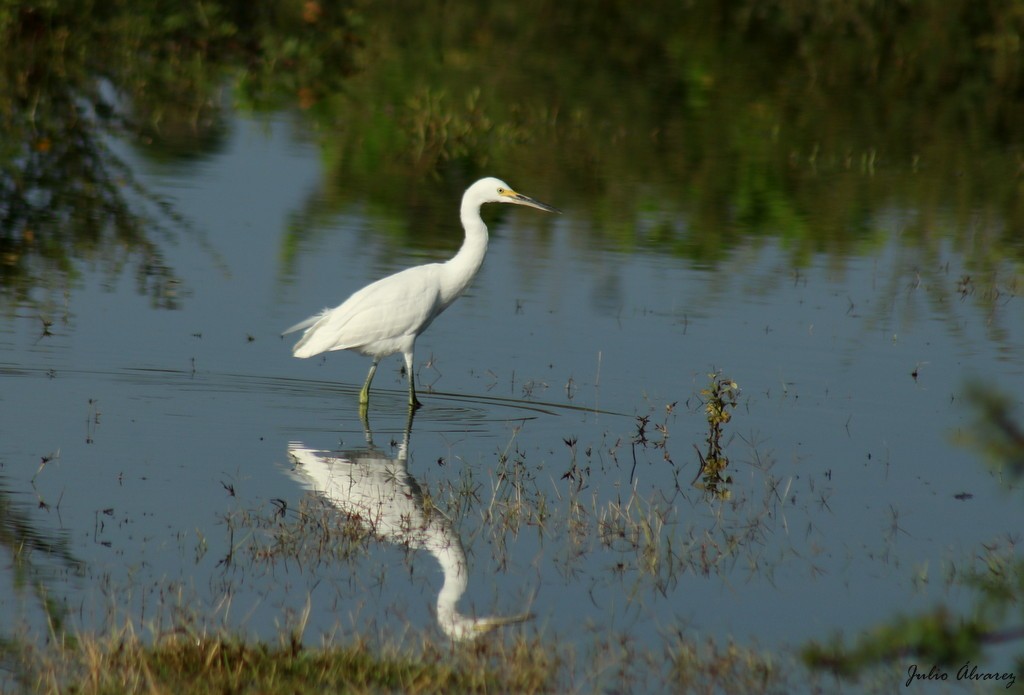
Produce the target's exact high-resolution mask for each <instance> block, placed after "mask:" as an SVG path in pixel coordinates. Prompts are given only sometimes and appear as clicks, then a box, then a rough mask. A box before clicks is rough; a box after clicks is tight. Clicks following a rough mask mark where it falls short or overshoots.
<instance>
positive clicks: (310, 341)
mask: <svg viewBox="0 0 1024 695" xmlns="http://www.w3.org/2000/svg"><path fill="white" fill-rule="evenodd" d="M484 203H512V204H514V205H528V206H530V207H533V208H537V209H539V210H546V211H548V212H560V211H559V210H558V209H556V208H553V207H551V206H550V205H545V204H544V203H540V202H538V201H536V200H534V199H533V198H528V197H527V196H525V195H522V194H520V193H516V192H515V191H514V190H512V188H511V187H510V186H509V185H508V184H507V183H505V182H504V181H502V180H500V179H496V178H485V179H480V180H479V181H477V182H476V183H474V184H473V185H472V186H470V187H469V188H467V189H466V192H465V193H464V194H463V195H462V208H461V218H462V226H463V228H464V229H465V230H466V238H465V241H463V243H462V248H460V249H459V252H458V253H457V254H455V256H453V257H452V258H451V259H449V260H447V261H445V262H444V263H428V264H426V265H420V266H415V267H413V268H407V269H406V270H403V271H401V272H398V273H395V274H394V275H389V276H388V277H386V278H382V279H380V280H377V281H376V282H374V283H372V284H370V285H367V286H366V287H364V288H363V289H361V290H359V291H358V292H356V293H355V294H353V295H352V296H351V297H349V298H348V299H346V300H345V302H344V303H343V304H341V305H340V306H337V307H335V308H333V309H324V310H323V311H322V312H320V313H319V314H317V315H315V316H311V317H309V318H308V319H306V320H305V321H302V322H300V323H297V324H295V325H294V326H292V327H291V328H289V329H288V330H286V331H285V332H284V335H286V334H288V333H292V332H294V331H301V330H305V333H303V335H302V338H301V339H300V340H299V342H297V343H296V344H295V347H294V348H292V354H293V355H295V356H296V357H302V358H305V357H313V356H315V355H319V354H321V353H323V352H329V351H332V350H355V351H356V352H358V353H360V354H363V355H367V356H369V357H372V358H373V363H372V364H371V365H370V373H369V374H368V375H367V376H366V383H365V384H363V388H362V390H361V391H360V392H359V404H360V406H361V407H362V408H364V409H365V407H366V405H367V404H368V403H369V400H370V382H371V381H373V375H374V373H375V372H376V371H377V364H378V363H379V362H380V361H381V359H383V358H385V357H387V356H388V355H393V354H395V353H397V352H400V353H402V355H403V356H404V357H405V369H406V372H407V374H408V376H409V407H410V408H418V407H419V406H420V402H419V400H418V399H417V398H416V387H415V384H414V379H413V350H414V348H415V346H416V338H418V337H419V335H420V334H421V333H422V332H423V331H425V330H426V329H427V327H428V326H429V325H430V323H431V322H432V321H433V320H434V319H435V318H437V316H438V314H440V313H441V312H442V311H444V310H445V309H447V308H448V307H449V306H450V305H451V303H452V302H454V301H455V300H456V299H458V297H459V295H461V294H462V293H463V292H464V291H465V290H466V288H467V287H468V286H469V283H470V282H472V281H473V278H474V277H475V276H476V273H477V271H478V270H480V266H481V265H482V264H483V262H484V255H485V254H486V253H487V238H488V237H487V226H486V225H485V224H484V221H483V220H482V219H481V218H480V207H481V206H482V205H483V204H484Z"/></svg>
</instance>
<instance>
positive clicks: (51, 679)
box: [14, 625, 558, 694]
mask: <svg viewBox="0 0 1024 695" xmlns="http://www.w3.org/2000/svg"><path fill="white" fill-rule="evenodd" d="M17 662H18V663H17V671H16V672H15V677H14V681H15V682H16V684H17V686H18V687H19V688H21V689H24V690H25V691H27V692H34V693H82V694H92V693H97V694H99V693H119V694H120V693H186V692H188V693H228V692H231V693H266V692H293V693H306V692H403V693H434V692H521V693H534V692H550V691H551V689H552V683H553V680H552V679H553V678H554V676H555V674H556V672H557V667H558V662H557V660H556V659H555V657H554V654H553V652H551V651H550V650H549V649H544V648H541V647H540V646H539V645H537V644H536V643H531V642H529V641H527V640H525V639H524V640H519V641H514V642H512V643H510V644H505V643H498V642H495V643H479V644H477V645H475V646H474V647H473V648H472V649H443V648H440V647H436V646H433V645H431V644H430V643H428V642H424V643H423V644H422V645H420V646H418V647H399V646H396V645H384V646H379V645H371V644H370V643H369V642H367V641H364V640H362V639H360V638H358V637H355V638H352V639H351V640H348V641H347V642H346V643H345V644H331V645H324V646H321V647H317V648H308V647H305V646H303V645H302V644H301V643H299V642H296V641H294V640H292V639H291V638H290V637H287V636H286V637H283V638H282V639H281V640H279V643H278V644H276V645H271V644H266V643H259V642H247V641H245V640H243V639H241V638H238V637H235V636H232V635H230V634H227V633H218V634H212V635H200V636H195V635H184V634H174V635H171V636H169V637H165V638H163V639H157V640H147V639H143V638H142V637H140V636H139V635H138V634H137V633H136V631H135V630H134V629H132V628H131V626H130V625H128V626H125V627H122V628H121V629H117V630H112V631H110V632H109V633H107V634H105V635H99V636H85V635H82V636H80V639H79V640H78V645H77V646H75V647H62V646H53V647H50V648H47V649H42V650H36V649H29V648H26V649H24V650H23V651H21V653H20V654H19V655H18V660H17Z"/></svg>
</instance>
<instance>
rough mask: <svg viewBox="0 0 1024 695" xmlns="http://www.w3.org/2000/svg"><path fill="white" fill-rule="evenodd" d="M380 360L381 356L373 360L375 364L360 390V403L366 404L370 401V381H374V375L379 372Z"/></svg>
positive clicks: (371, 366) (372, 365)
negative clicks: (378, 364)
mask: <svg viewBox="0 0 1024 695" xmlns="http://www.w3.org/2000/svg"><path fill="white" fill-rule="evenodd" d="M378 362H380V359H379V358H376V359H374V360H373V364H371V365H370V373H369V374H367V375H366V383H365V384H363V388H362V390H361V391H360V392H359V405H361V406H364V407H365V406H366V405H367V404H368V403H369V402H370V382H371V381H373V375H374V374H376V373H377V363H378Z"/></svg>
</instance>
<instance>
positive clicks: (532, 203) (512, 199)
mask: <svg viewBox="0 0 1024 695" xmlns="http://www.w3.org/2000/svg"><path fill="white" fill-rule="evenodd" d="M502 195H503V196H505V202H506V203H515V204H516V205H528V206H529V207H531V208H537V209H538V210H545V211H547V212H556V213H558V214H562V211H561V210H559V209H558V208H555V207H551V206H550V205H546V204H544V203H542V202H540V201H539V200H534V199H533V198H531V197H529V196H525V195H523V194H522V193H516V192H515V191H509V190H506V191H505V192H504V193H502Z"/></svg>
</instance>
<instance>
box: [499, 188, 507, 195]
mask: <svg viewBox="0 0 1024 695" xmlns="http://www.w3.org/2000/svg"><path fill="white" fill-rule="evenodd" d="M507 192H508V191H506V190H505V189H504V188H499V189H498V195H505V194H506V193H507Z"/></svg>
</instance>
